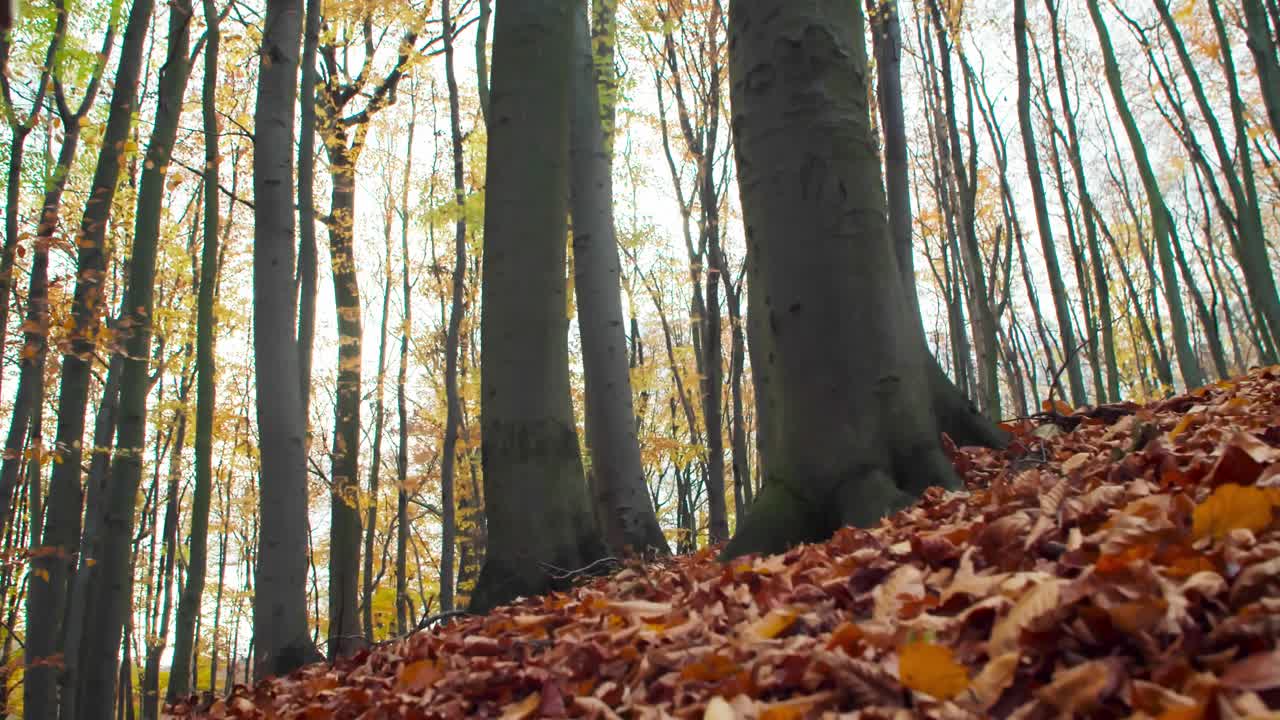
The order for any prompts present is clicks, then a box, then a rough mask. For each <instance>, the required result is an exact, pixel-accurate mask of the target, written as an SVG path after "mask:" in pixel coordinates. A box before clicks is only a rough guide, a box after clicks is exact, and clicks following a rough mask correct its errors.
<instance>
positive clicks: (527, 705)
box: [502, 692, 542, 720]
mask: <svg viewBox="0 0 1280 720" xmlns="http://www.w3.org/2000/svg"><path fill="white" fill-rule="evenodd" d="M541 704H542V693H540V692H534V693H532V694H530V695H529V696H528V697H526V698H525V699H523V700H521V701H520V702H517V703H511V704H510V705H508V706H506V707H504V708H503V709H502V720H524V719H525V718H528V717H533V714H534V713H536V712H538V706H539V705H541Z"/></svg>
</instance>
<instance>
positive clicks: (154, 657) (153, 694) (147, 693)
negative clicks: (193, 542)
mask: <svg viewBox="0 0 1280 720" xmlns="http://www.w3.org/2000/svg"><path fill="white" fill-rule="evenodd" d="M216 191H217V189H216V188H215V187H213V186H210V187H209V194H214V193H215V192H216ZM183 365H184V366H185V367H183V369H182V376H181V377H182V380H181V383H180V386H179V388H178V398H177V399H178V409H177V410H176V411H175V414H176V415H177V421H176V425H177V428H176V430H175V431H174V438H173V447H172V448H170V450H169V477H168V483H167V485H168V487H167V490H166V493H165V504H164V507H165V510H164V526H163V530H162V539H163V543H164V552H163V554H162V555H161V558H160V572H158V573H157V575H158V577H157V581H158V582H159V584H160V593H159V597H158V598H157V600H156V607H157V609H158V610H159V627H158V628H156V629H155V632H153V633H151V634H150V636H149V637H148V638H147V655H146V660H145V664H144V666H143V667H144V671H143V683H142V717H143V718H144V719H145V720H157V718H159V717H160V659H161V656H162V655H164V651H165V648H166V647H167V646H168V642H169V618H170V617H171V614H172V612H173V576H174V570H175V568H176V567H177V565H178V558H177V553H178V501H179V497H178V496H179V493H180V492H181V491H180V488H179V481H180V479H181V476H182V449H183V446H184V444H185V442H186V437H187V397H188V395H189V391H190V385H191V381H190V379H189V378H190V377H191V372H190V366H191V346H190V345H187V352H186V357H185V359H184V361H183ZM126 612H127V610H126ZM187 674H188V671H186V670H184V671H183V672H182V675H181V680H179V682H180V683H182V684H186V682H187V680H189V678H188V677H187ZM174 679H175V678H174V676H173V666H172V665H170V667H169V684H170V685H173V682H174Z"/></svg>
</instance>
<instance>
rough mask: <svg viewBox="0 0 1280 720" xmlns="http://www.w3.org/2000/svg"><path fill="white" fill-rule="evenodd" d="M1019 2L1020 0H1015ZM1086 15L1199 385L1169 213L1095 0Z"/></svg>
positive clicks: (1180, 343) (1183, 365)
mask: <svg viewBox="0 0 1280 720" xmlns="http://www.w3.org/2000/svg"><path fill="white" fill-rule="evenodd" d="M1018 1H1019V2H1023V0H1018ZM1087 5H1088V8H1089V17H1090V18H1091V19H1092V21H1093V27H1094V29H1095V30H1096V31H1097V34H1098V43H1099V45H1100V46H1101V49H1102V60H1103V65H1104V67H1105V70H1106V76H1107V85H1108V86H1109V87H1110V88H1111V98H1112V100H1113V101H1114V103H1115V107H1116V112H1117V114H1118V115H1119V116H1120V122H1121V124H1122V125H1123V126H1124V130H1125V134H1126V135H1128V138H1129V147H1130V149H1131V150H1132V151H1133V159H1134V163H1135V164H1136V165H1137V170H1138V174H1139V175H1140V176H1141V178H1142V185H1143V188H1144V189H1145V190H1146V194H1147V204H1148V206H1149V208H1150V212H1151V227H1152V233H1153V235H1154V239H1155V244H1156V251H1157V253H1158V254H1159V257H1160V275H1161V279H1162V280H1163V281H1164V296H1165V304H1167V305H1168V306H1169V324H1170V325H1171V326H1172V327H1171V331H1172V332H1173V346H1174V351H1175V353H1176V355H1177V357H1178V369H1179V371H1180V373H1181V375H1182V381H1183V384H1184V385H1186V387H1187V389H1191V388H1195V387H1199V386H1200V385H1202V384H1203V383H1204V372H1203V371H1202V370H1201V368H1200V360H1199V359H1198V358H1197V357H1196V354H1195V351H1194V350H1193V349H1192V348H1191V340H1190V335H1189V333H1188V330H1187V318H1186V314H1185V313H1184V312H1183V309H1182V295H1181V293H1180V291H1179V285H1178V270H1177V266H1176V262H1175V260H1174V254H1173V247H1172V240H1171V238H1170V235H1171V234H1172V233H1173V216H1172V215H1171V214H1170V212H1169V208H1168V206H1167V205H1165V202H1164V196H1163V194H1161V191H1160V184H1159V182H1157V180H1156V176H1155V170H1154V169H1152V167H1151V161H1150V160H1149V159H1148V158H1147V150H1146V145H1145V143H1144V141H1143V139H1142V135H1141V133H1140V132H1139V130H1138V124H1137V122H1136V121H1134V119H1133V113H1131V112H1130V111H1129V105H1128V102H1127V101H1126V100H1125V96H1124V88H1123V87H1122V86H1121V80H1120V66H1119V64H1118V63H1117V61H1116V57H1115V51H1114V50H1113V49H1112V47H1111V36H1110V34H1109V33H1108V32H1107V27H1106V23H1105V22H1104V21H1103V19H1102V11H1101V10H1100V9H1099V7H1098V0H1088V2H1087Z"/></svg>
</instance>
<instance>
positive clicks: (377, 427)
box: [360, 192, 394, 643]
mask: <svg viewBox="0 0 1280 720" xmlns="http://www.w3.org/2000/svg"><path fill="white" fill-rule="evenodd" d="M393 210H394V205H393V200H392V199H391V194H390V192H388V193H387V198H386V201H385V213H384V216H383V223H382V238H383V241H384V243H385V246H386V256H385V257H386V261H385V262H384V263H383V265H382V272H383V275H382V277H383V286H382V324H381V325H379V326H378V374H377V376H376V377H375V378H374V392H373V448H372V449H371V452H370V458H369V484H368V488H369V490H368V497H367V498H366V499H365V504H366V507H365V511H364V554H363V558H362V559H363V561H364V567H363V568H362V570H361V573H360V575H361V578H360V582H361V585H360V631H361V633H362V635H363V636H364V639H365V640H366V641H367V642H370V643H372V642H374V641H375V640H374V636H373V634H374V626H373V595H374V592H375V590H376V588H375V583H374V577H373V544H374V540H375V539H376V536H377V534H378V486H379V482H378V478H379V475H380V473H381V472H382V432H383V428H384V427H385V424H386V389H387V378H386V375H387V317H388V313H389V312H390V310H391V220H392V216H393V214H394V211H393Z"/></svg>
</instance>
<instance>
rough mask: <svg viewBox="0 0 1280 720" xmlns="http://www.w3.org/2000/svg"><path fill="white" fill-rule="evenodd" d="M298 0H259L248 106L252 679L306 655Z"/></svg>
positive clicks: (310, 650)
mask: <svg viewBox="0 0 1280 720" xmlns="http://www.w3.org/2000/svg"><path fill="white" fill-rule="evenodd" d="M300 15H301V3H300V1H299V0H267V6H266V18H265V25H264V27H265V28H266V31H265V34H264V35H263V38H262V54H261V61H260V69H259V75H258V97H257V108H256V111H255V132H254V139H255V143H254V151H253V154H254V158H253V169H254V177H253V195H254V213H253V214H254V244H253V296H254V302H253V346H254V364H255V367H256V368H257V380H258V382H257V409H258V434H259V452H260V456H261V466H262V467H261V475H260V479H259V491H258V506H259V515H260V518H261V522H260V525H259V536H258V551H257V564H256V567H255V569H254V595H253V637H254V645H255V652H256V657H255V658H254V660H253V662H252V663H251V665H252V667H253V672H254V674H255V675H256V676H257V677H263V676H266V675H275V674H283V673H288V672H289V671H290V670H293V669H294V668H296V667H299V666H301V665H303V664H305V663H306V662H308V661H310V660H312V659H315V658H316V657H317V652H316V650H315V647H314V645H313V644H312V643H311V640H310V638H309V637H308V633H307V596H306V577H307V518H306V512H305V510H306V508H307V468H306V445H307V442H306V436H307V422H306V418H305V417H304V416H303V414H302V412H303V404H302V398H301V387H302V379H301V378H302V376H301V373H300V369H299V363H298V346H297V342H296V339H295V334H294V333H295V328H296V327H297V326H296V321H297V318H296V300H295V293H294V291H293V283H292V282H291V278H290V275H291V274H292V272H293V268H294V267H295V266H296V265H295V258H294V252H295V247H296V244H295V240H294V218H293V208H292V205H293V125H294V112H293V107H294V101H295V99H296V98H297V92H298V82H297V81H298V75H297V73H298V49H299V41H300V38H301V35H302V27H301V18H300Z"/></svg>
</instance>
